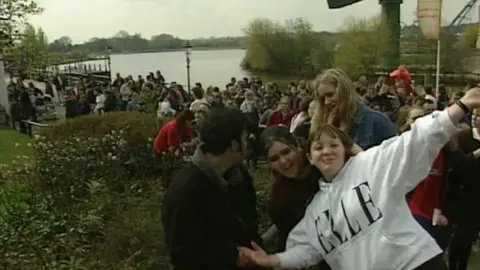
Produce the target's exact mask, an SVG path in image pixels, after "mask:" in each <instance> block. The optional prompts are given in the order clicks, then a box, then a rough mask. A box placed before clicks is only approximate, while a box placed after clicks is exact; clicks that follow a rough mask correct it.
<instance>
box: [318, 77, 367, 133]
mask: <svg viewBox="0 0 480 270" xmlns="http://www.w3.org/2000/svg"><path fill="white" fill-rule="evenodd" d="M320 85H331V86H333V87H334V88H335V89H336V96H337V113H338V115H337V116H336V117H338V119H337V120H338V124H336V125H337V127H338V128H339V129H340V130H342V131H344V132H347V133H348V131H349V128H350V125H351V124H352V122H353V120H354V119H355V114H356V112H357V109H358V106H359V104H360V103H361V102H362V101H361V98H360V96H359V95H358V94H357V92H356V91H355V86H354V85H353V82H352V80H351V79H350V77H348V75H347V74H346V73H345V72H344V71H343V70H341V69H338V68H332V69H328V70H326V71H324V72H323V73H322V74H320V75H318V76H317V78H316V79H315V81H314V89H313V91H314V93H313V94H314V97H315V101H316V103H317V108H316V111H315V114H314V116H313V118H312V125H311V128H310V133H314V132H315V131H316V130H317V129H318V128H319V127H321V126H323V125H325V124H332V123H329V119H330V114H331V113H332V112H331V111H329V110H328V108H327V107H326V105H325V97H323V96H321V95H319V94H318V93H317V92H318V88H319V87H320Z"/></svg>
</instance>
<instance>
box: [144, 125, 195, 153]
mask: <svg viewBox="0 0 480 270" xmlns="http://www.w3.org/2000/svg"><path fill="white" fill-rule="evenodd" d="M185 137H186V138H187V141H188V140H190V139H192V131H191V129H190V128H188V127H186V128H185ZM181 144H182V141H181V140H180V133H179V131H178V129H177V120H171V121H170V122H168V123H166V124H165V125H163V127H162V128H161V129H160V131H159V132H158V134H157V137H155V141H153V151H155V152H156V153H162V152H166V151H167V150H168V148H170V147H174V148H179V147H180V145H181Z"/></svg>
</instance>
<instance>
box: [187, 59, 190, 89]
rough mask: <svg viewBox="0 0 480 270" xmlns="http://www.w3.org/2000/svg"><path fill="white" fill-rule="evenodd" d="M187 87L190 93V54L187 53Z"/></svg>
mask: <svg viewBox="0 0 480 270" xmlns="http://www.w3.org/2000/svg"><path fill="white" fill-rule="evenodd" d="M187 89H188V94H189V95H190V55H187Z"/></svg>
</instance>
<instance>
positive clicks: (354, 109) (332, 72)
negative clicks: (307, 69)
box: [310, 69, 395, 149]
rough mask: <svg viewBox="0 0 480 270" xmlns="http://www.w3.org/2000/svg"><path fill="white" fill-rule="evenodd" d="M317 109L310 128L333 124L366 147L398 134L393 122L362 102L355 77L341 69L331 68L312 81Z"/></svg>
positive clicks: (313, 129) (312, 129)
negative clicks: (353, 80) (353, 78)
mask: <svg viewBox="0 0 480 270" xmlns="http://www.w3.org/2000/svg"><path fill="white" fill-rule="evenodd" d="M313 91H314V92H313V94H314V97H315V100H316V110H315V114H314V116H313V119H312V124H311V128H310V132H312V133H313V132H315V131H316V130H317V129H318V128H319V127H321V126H323V125H325V124H331V125H333V126H335V127H337V128H339V129H340V130H342V131H344V132H346V133H347V134H348V135H350V137H351V138H352V139H353V141H354V142H355V143H356V144H357V145H359V146H360V147H361V148H363V149H368V148H370V147H372V146H375V145H379V144H380V143H381V142H382V141H383V140H385V139H388V138H390V137H393V136H395V127H394V125H393V123H392V122H391V121H390V120H389V119H388V118H387V117H386V116H385V115H383V114H382V113H380V112H376V111H374V110H371V109H370V108H368V107H367V106H365V105H364V104H363V103H362V99H361V97H360V96H359V95H358V94H357V93H356V91H355V87H354V85H353V82H352V80H351V79H350V78H349V77H348V75H347V74H346V73H345V72H344V71H343V70H341V69H329V70H326V71H325V72H324V73H322V74H320V75H319V76H318V77H317V78H316V80H315V81H314V83H313Z"/></svg>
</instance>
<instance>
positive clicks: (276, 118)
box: [266, 111, 293, 127]
mask: <svg viewBox="0 0 480 270" xmlns="http://www.w3.org/2000/svg"><path fill="white" fill-rule="evenodd" d="M292 117H293V115H292V114H291V113H287V114H283V113H282V112H281V111H274V112H272V113H271V114H270V116H269V117H268V119H267V123H266V126H267V127H274V126H279V125H284V126H287V127H288V126H289V125H290V122H291V121H292Z"/></svg>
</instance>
